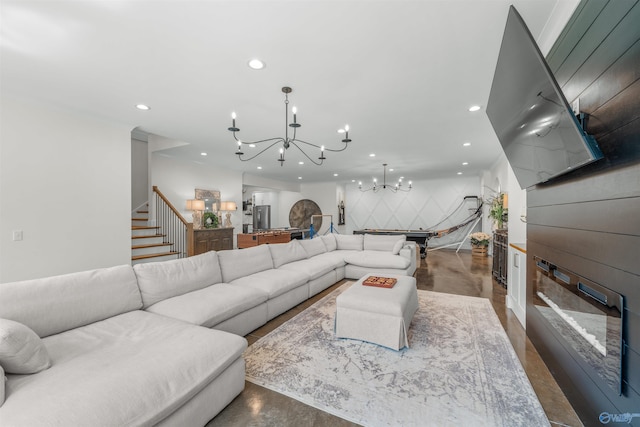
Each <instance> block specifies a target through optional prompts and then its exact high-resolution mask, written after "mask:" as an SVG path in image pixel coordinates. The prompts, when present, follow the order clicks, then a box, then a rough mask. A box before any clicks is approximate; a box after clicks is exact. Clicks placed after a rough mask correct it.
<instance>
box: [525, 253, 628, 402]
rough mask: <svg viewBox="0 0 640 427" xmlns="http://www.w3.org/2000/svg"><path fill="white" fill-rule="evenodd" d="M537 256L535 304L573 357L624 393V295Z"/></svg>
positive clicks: (614, 388)
mask: <svg viewBox="0 0 640 427" xmlns="http://www.w3.org/2000/svg"><path fill="white" fill-rule="evenodd" d="M534 261H535V266H536V268H535V276H534V277H535V279H534V289H533V303H534V307H535V308H536V309H537V310H538V311H539V312H540V314H541V315H542V318H543V319H544V320H545V321H546V322H548V324H549V325H550V326H551V327H552V328H553V331H554V332H555V334H556V336H557V337H558V339H559V340H560V342H561V343H562V345H563V346H564V347H565V348H567V350H568V351H569V352H570V353H571V354H573V355H574V356H573V357H574V358H576V356H577V357H579V358H581V359H582V361H583V362H585V364H586V365H587V366H589V367H590V368H591V373H595V374H597V375H598V376H599V377H600V378H601V379H602V380H604V382H605V383H606V384H607V385H609V387H611V388H612V389H613V390H615V391H616V392H617V393H618V395H621V394H622V384H623V381H622V374H623V372H622V348H623V324H624V323H623V312H624V310H623V307H624V298H623V296H622V295H620V294H619V293H617V292H614V291H612V290H610V289H607V288H606V287H604V286H602V285H599V284H597V283H594V282H592V281H590V280H588V279H586V278H584V277H580V276H579V275H578V274H576V273H574V272H571V271H569V270H567V269H565V268H562V267H560V266H558V265H555V264H553V263H552V262H550V261H548V260H544V259H542V258H539V257H537V256H534ZM591 373H590V374H591Z"/></svg>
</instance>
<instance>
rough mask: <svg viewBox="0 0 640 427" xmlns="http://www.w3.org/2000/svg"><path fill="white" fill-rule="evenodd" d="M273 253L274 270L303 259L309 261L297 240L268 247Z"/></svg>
mask: <svg viewBox="0 0 640 427" xmlns="http://www.w3.org/2000/svg"><path fill="white" fill-rule="evenodd" d="M267 246H268V247H269V250H270V251H271V258H272V259H273V268H278V267H280V266H281V265H284V264H289V263H290V262H294V261H299V260H301V259H307V253H306V252H305V250H304V249H303V248H302V246H300V243H298V241H297V240H292V241H290V242H289V243H275V244H271V245H267Z"/></svg>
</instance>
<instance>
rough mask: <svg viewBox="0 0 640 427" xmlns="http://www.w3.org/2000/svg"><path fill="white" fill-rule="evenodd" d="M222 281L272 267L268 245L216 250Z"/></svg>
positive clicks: (232, 279)
mask: <svg viewBox="0 0 640 427" xmlns="http://www.w3.org/2000/svg"><path fill="white" fill-rule="evenodd" d="M218 261H219V262H220V270H221V271H222V281H223V282H226V283H231V282H232V281H234V280H235V279H237V278H240V277H244V276H248V275H250V274H254V273H258V272H260V271H264V270H271V269H272V268H273V259H272V258H271V252H270V251H269V246H268V245H259V246H254V247H252V248H246V249H234V250H231V251H220V252H218Z"/></svg>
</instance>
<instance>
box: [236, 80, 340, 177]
mask: <svg viewBox="0 0 640 427" xmlns="http://www.w3.org/2000/svg"><path fill="white" fill-rule="evenodd" d="M292 91H293V89H291V88H290V87H288V86H285V87H283V88H282V92H283V93H284V117H285V123H286V126H285V132H284V138H283V137H276V138H268V139H261V140H259V141H241V140H239V139H238V137H237V136H236V132H240V128H238V127H236V113H235V112H234V113H231V120H232V121H231V127H230V128H228V130H229V131H230V132H232V133H233V139H235V140H236V143H237V144H238V146H237V150H236V153H235V154H236V155H237V156H238V159H240V160H241V161H243V162H246V161H249V160H253V159H255V158H256V157H258V156H259V155H260V154H262V153H264V152H265V151H267V150H268V149H269V148H271V147H273V146H274V145H276V144H280V143H281V144H282V147H280V156H279V157H278V161H279V162H280V166H282V165H284V161H285V158H284V156H285V153H286V150H288V149H289V147H291V146H294V147H296V148H297V149H298V150H300V152H301V153H302V154H304V155H305V157H306V158H307V159H309V160H310V161H311V162H313V163H314V164H315V165H318V166H320V165H321V164H322V163H323V162H324V160H325V159H326V157H325V156H324V153H325V151H331V152H334V153H337V152H339V151H344V150H345V149H346V148H347V147H348V145H349V143H350V142H351V140H350V139H349V125H346V126H345V127H344V129H340V130H338V133H343V134H344V139H343V140H342V143H343V144H344V147H342V148H340V149H331V148H326V147H325V146H324V145H316V144H312V143H310V142H307V141H303V140H301V139H298V138H296V131H297V129H298V128H299V127H300V126H302V125H301V124H300V123H298V120H297V116H296V113H297V110H296V107H293V108H292V109H291V113H292V114H293V123H289V94H290V93H291V92H292ZM289 128H292V129H293V136H292V137H291V138H290V137H289ZM263 142H266V143H270V144H268V146H267V147H266V148H264V149H263V150H262V151H260V152H258V153H257V154H255V155H254V156H251V157H248V158H243V157H242V156H244V152H243V151H242V146H243V145H254V146H255V145H257V144H260V143H263ZM302 144H304V145H307V146H309V147H314V148H316V149H318V150H319V153H320V156H319V157H318V160H314V159H313V158H311V157H310V156H309V154H307V153H306V152H305V151H304V150H303V149H302V147H304V145H302Z"/></svg>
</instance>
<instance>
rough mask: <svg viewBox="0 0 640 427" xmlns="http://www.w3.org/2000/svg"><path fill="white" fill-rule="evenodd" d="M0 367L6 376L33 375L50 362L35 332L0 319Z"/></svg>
mask: <svg viewBox="0 0 640 427" xmlns="http://www.w3.org/2000/svg"><path fill="white" fill-rule="evenodd" d="M0 366H2V367H3V368H4V369H5V371H6V372H7V373H8V374H35V373H36V372H40V371H42V370H43V369H47V368H48V367H49V366H51V361H50V360H49V353H47V349H46V348H45V347H44V345H43V344H42V340H41V339H40V337H39V336H38V335H37V334H36V333H35V332H33V331H32V330H31V329H29V328H28V327H27V326H25V325H23V324H22V323H18V322H14V321H13V320H8V319H0ZM3 390H4V387H3Z"/></svg>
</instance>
